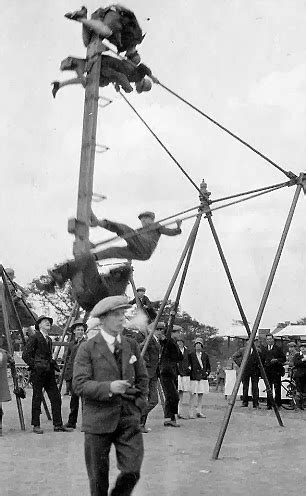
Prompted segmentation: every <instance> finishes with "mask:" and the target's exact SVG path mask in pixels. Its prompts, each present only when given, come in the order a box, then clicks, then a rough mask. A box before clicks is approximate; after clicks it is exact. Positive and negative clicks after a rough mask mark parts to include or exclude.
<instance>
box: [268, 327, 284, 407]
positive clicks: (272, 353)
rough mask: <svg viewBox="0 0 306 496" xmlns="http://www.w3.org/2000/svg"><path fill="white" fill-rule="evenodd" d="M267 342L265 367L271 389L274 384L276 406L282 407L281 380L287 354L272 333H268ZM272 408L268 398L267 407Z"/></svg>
mask: <svg viewBox="0 0 306 496" xmlns="http://www.w3.org/2000/svg"><path fill="white" fill-rule="evenodd" d="M266 343H267V346H266V348H265V349H264V350H263V358H264V367H265V370H266V374H267V378H268V381H269V384H270V386H271V389H272V387H273V386H274V391H275V403H276V406H278V407H281V405H282V397H281V380H282V376H283V375H284V373H285V369H284V367H283V365H284V363H285V361H286V356H285V354H284V353H283V352H282V350H281V349H280V348H279V347H278V346H277V345H276V344H275V342H274V337H273V335H272V334H267V336H266ZM271 408H272V405H271V402H270V400H269V398H267V409H268V410H271Z"/></svg>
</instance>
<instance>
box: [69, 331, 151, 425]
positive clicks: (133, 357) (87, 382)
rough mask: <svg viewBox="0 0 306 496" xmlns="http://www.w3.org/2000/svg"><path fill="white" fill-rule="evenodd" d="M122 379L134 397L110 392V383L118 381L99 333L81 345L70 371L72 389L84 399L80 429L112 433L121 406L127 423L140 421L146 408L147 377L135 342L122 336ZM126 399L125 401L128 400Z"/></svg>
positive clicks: (111, 355) (112, 356)
mask: <svg viewBox="0 0 306 496" xmlns="http://www.w3.org/2000/svg"><path fill="white" fill-rule="evenodd" d="M121 347H122V379H125V380H128V381H129V382H130V384H131V386H132V387H133V389H134V392H135V390H136V391H137V392H138V394H136V395H132V394H131V395H129V396H126V395H120V394H111V393H110V383H111V382H112V381H116V380H119V379H121V377H120V372H119V369H118V366H117V362H116V360H115V357H114V355H113V353H112V352H111V351H110V349H109V347H108V345H107V343H106V341H105V339H104V338H103V336H102V335H101V333H100V332H99V333H98V334H96V336H94V337H93V338H92V339H90V340H88V341H87V342H85V343H83V344H82V345H81V346H80V347H79V349H78V351H77V355H76V358H75V362H74V368H73V390H74V392H75V394H77V395H79V396H82V398H83V424H82V430H83V431H85V432H87V433H91V434H104V433H110V432H114V431H115V429H116V428H117V426H118V423H119V421H120V418H121V412H122V407H124V411H125V418H126V421H129V422H138V423H139V422H140V416H141V414H142V413H143V411H144V408H145V407H146V399H147V394H148V374H147V371H146V367H145V364H144V361H143V359H142V357H141V356H140V350H139V347H138V345H137V343H136V341H135V340H133V339H129V338H126V337H124V336H122V337H121ZM128 397H129V399H126V398H128Z"/></svg>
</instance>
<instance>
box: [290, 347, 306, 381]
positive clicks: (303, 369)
mask: <svg viewBox="0 0 306 496" xmlns="http://www.w3.org/2000/svg"><path fill="white" fill-rule="evenodd" d="M302 358H303V355H301V354H300V353H296V354H295V355H294V357H293V365H294V377H298V378H299V377H305V376H306V362H302Z"/></svg>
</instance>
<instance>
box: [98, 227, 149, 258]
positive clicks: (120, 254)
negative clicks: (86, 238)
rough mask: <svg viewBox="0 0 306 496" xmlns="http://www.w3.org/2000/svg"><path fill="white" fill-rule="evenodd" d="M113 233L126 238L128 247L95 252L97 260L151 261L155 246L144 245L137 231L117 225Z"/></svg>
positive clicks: (116, 247)
mask: <svg viewBox="0 0 306 496" xmlns="http://www.w3.org/2000/svg"><path fill="white" fill-rule="evenodd" d="M112 231H113V232H115V233H116V234H117V235H118V236H120V237H126V240H125V241H126V244H127V246H112V247H110V248H106V249H105V250H100V251H97V252H95V256H96V258H97V260H105V259H108V258H119V259H127V260H149V258H150V257H151V255H152V252H153V249H154V248H155V246H154V247H153V248H152V247H151V246H148V245H147V244H146V243H143V242H142V240H141V237H140V236H139V234H138V233H137V231H135V230H134V229H132V228H131V227H129V226H127V225H125V224H116V225H115V226H114V229H112Z"/></svg>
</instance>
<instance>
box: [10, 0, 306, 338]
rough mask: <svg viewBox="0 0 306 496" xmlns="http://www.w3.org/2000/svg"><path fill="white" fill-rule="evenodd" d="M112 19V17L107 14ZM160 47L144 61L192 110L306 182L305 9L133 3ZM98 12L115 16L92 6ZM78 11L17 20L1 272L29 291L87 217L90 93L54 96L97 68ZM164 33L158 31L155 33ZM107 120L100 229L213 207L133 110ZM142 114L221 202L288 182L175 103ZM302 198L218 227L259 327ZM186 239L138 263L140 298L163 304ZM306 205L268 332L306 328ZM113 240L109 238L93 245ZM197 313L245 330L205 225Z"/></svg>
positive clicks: (191, 300)
mask: <svg viewBox="0 0 306 496" xmlns="http://www.w3.org/2000/svg"><path fill="white" fill-rule="evenodd" d="M105 5H107V3H105ZM125 5H126V6H127V7H129V8H131V9H133V10H134V11H135V13H136V15H137V17H138V19H139V22H140V24H141V25H142V27H143V30H144V31H145V32H147V35H146V38H145V40H144V42H143V44H142V45H141V47H140V53H141V55H142V59H143V61H144V62H145V63H147V64H148V65H149V66H150V67H151V68H152V70H153V73H154V74H155V75H156V76H157V77H158V78H159V79H160V80H161V81H162V82H163V83H164V84H165V85H167V86H169V87H170V88H172V89H173V90H174V91H176V92H178V93H179V94H181V95H182V96H184V97H185V98H187V99H189V100H190V101H191V102H193V103H194V104H195V105H198V106H199V107H200V108H201V109H203V110H204V111H206V112H207V113H209V114H210V115H212V116H213V117H215V118H216V119H217V120H219V121H220V122H222V123H223V124H224V125H226V126H227V127H229V128H230V129H231V130H233V131H234V132H236V133H238V134H240V135H241V136H242V137H243V138H244V139H246V140H248V141H249V142H250V143H251V144H253V145H254V146H255V147H257V148H259V149H260V150H261V151H262V152H263V153H265V154H266V155H268V156H269V157H270V158H271V159H272V160H274V161H275V162H277V163H279V164H280V165H281V166H283V167H284V168H285V169H290V170H292V171H294V172H295V173H299V172H301V171H303V170H305V168H306V167H305V151H306V146H305V142H306V140H305V122H306V99H305V93H306V62H305V60H306V45H305V25H306V4H305V2H304V1H302V0H301V1H298V0H291V1H290V2H288V1H284V0H263V1H259V0H252V1H247V2H246V1H245V0H236V1H233V0H227V1H224V0H189V1H187V0H186V1H182V0H176V1H175V2H174V1H170V0H155V1H154V2H152V1H150V2H148V1H145V0H130V1H128V2H126V3H125ZM87 6H88V9H89V11H93V10H95V9H96V8H97V7H99V6H101V3H99V2H97V1H93V0H91V1H88V2H87ZM78 7H79V4H78V3H75V2H73V1H72V0H69V1H68V0H52V1H51V0H45V1H44V2H43V6H42V3H41V1H40V0H27V1H26V2H20V1H19V0H10V2H6V4H5V6H3V8H2V29H1V34H0V36H1V38H2V39H1V52H2V53H1V58H2V78H1V82H0V86H1V96H2V112H1V121H0V122H1V124H0V125H1V135H2V163H1V180H2V181H1V182H2V190H1V197H0V205H1V212H2V215H1V225H0V227H1V238H2V243H1V263H3V264H4V265H5V266H12V267H14V268H15V272H16V276H17V280H18V281H19V282H20V283H22V284H26V283H28V282H30V281H31V279H32V278H33V277H35V276H38V275H40V274H41V273H44V272H45V271H46V269H47V268H48V267H50V266H52V265H53V264H54V263H57V262H59V261H62V260H65V259H66V258H68V257H71V254H72V242H73V238H72V236H70V235H69V234H68V233H67V219H68V218H69V217H73V216H75V213H76V202H77V187H78V173H79V159H80V146H81V136H82V120H83V104H84V90H83V89H82V88H81V87H76V86H74V87H68V88H64V89H63V90H62V91H60V92H59V93H58V96H57V98H56V100H53V98H52V95H51V86H50V83H51V81H53V80H54V79H65V78H66V77H67V76H68V77H70V73H67V72H66V73H60V71H59V65H60V62H61V60H62V59H64V58H66V57H67V56H68V55H74V56H79V57H82V56H84V55H85V53H86V52H85V48H84V47H83V45H82V38H81V27H80V25H79V24H78V23H73V22H70V21H68V20H67V19H65V18H64V14H65V12H67V11H69V10H74V9H76V8H78ZM148 18H149V19H150V20H147V19H148ZM101 94H102V95H104V96H107V97H110V98H111V99H113V104H112V105H110V106H108V107H107V108H105V109H103V110H101V111H100V113H99V121H98V131H97V142H98V143H101V144H105V145H107V146H109V147H110V151H108V152H107V153H104V154H97V155H96V164H95V178H94V191H95V192H97V193H100V194H105V195H106V196H107V198H108V199H107V201H105V202H103V203H100V204H97V205H96V213H97V215H98V216H99V217H106V218H109V219H113V220H117V221H121V222H125V223H127V224H129V225H131V226H135V227H136V226H138V220H137V215H138V213H139V212H140V211H142V210H144V209H149V210H154V211H155V212H156V215H157V218H162V217H165V216H167V215H171V214H174V213H176V212H179V211H180V210H183V209H185V208H188V207H192V206H195V205H197V203H198V195H197V192H196V191H195V190H194V189H193V187H192V186H191V185H190V184H189V183H188V182H187V180H186V179H185V178H184V176H183V175H182V174H181V173H180V171H179V170H178V169H177V167H176V166H175V164H174V163H172V162H171V161H170V159H169V158H168V157H167V156H166V155H165V153H164V151H163V150H162V149H161V148H160V147H159V145H158V143H156V142H155V141H154V140H153V138H152V137H151V136H150V135H149V134H148V131H147V130H146V129H145V128H144V126H143V125H142V123H141V122H140V121H138V120H137V117H136V116H134V114H133V113H131V111H130V109H129V108H128V107H127V105H126V103H125V102H124V101H123V100H122V99H121V97H120V95H117V94H116V93H115V92H114V90H113V89H112V88H111V87H109V88H106V89H103V91H101ZM129 98H130V100H131V101H132V102H133V104H134V105H135V106H136V107H137V109H138V110H139V111H140V112H141V114H142V115H143V116H144V117H145V119H146V120H147V121H148V123H149V124H150V125H151V126H152V127H153V128H154V130H155V131H156V132H157V134H158V135H159V137H160V138H161V139H162V140H163V141H164V142H165V144H166V145H167V146H168V147H169V148H170V150H171V151H172V153H173V154H174V155H175V157H176V158H177V159H178V160H179V161H180V162H181V163H182V165H183V166H184V167H185V168H186V170H187V171H188V173H189V174H190V175H191V176H192V178H193V179H194V180H195V181H196V182H197V183H200V181H201V179H202V178H203V177H204V178H205V179H206V181H207V183H208V187H209V190H210V191H212V198H217V197H219V196H223V195H228V194H234V193H236V192H240V191H244V190H248V189H253V188H257V187H262V186H266V185H269V184H274V183H278V182H282V181H283V180H286V177H285V176H284V175H283V174H281V173H280V172H278V171H277V170H276V169H274V168H273V167H272V166H271V165H269V164H268V163H266V162H265V161H263V160H262V159H261V158H260V157H258V156H256V155H255V154H254V153H252V152H251V151H250V150H247V149H246V148H244V147H242V146H241V145H240V144H239V143H238V142H236V141H234V140H233V139H232V138H231V137H229V136H227V135H226V134H224V133H223V132H222V131H221V130H219V129H218V128H216V127H215V126H213V125H212V124H211V123H210V122H208V121H206V120H205V119H204V118H203V117H201V116H200V115H198V114H196V113H195V112H194V111H193V110H191V109H190V108H188V107H187V106H185V105H184V104H183V103H181V102H179V101H178V100H177V99H175V98H174V97H173V96H171V95H170V94H167V93H166V92H165V91H164V90H163V89H162V88H160V87H157V86H154V88H153V90H152V91H151V92H150V93H149V94H148V93H147V94H142V95H138V94H137V93H136V92H135V94H132V95H130V96H129ZM293 194H294V188H286V189H283V190H280V191H279V192H274V193H272V194H270V195H267V196H264V197H262V198H259V199H254V200H251V201H249V202H245V203H243V204H241V205H240V206H234V207H230V208H228V209H226V210H221V211H220V212H216V213H215V215H214V221H215V226H216V229H217V231H218V234H219V236H220V240H221V243H222V245H223V249H224V252H225V255H226V256H227V259H228V262H229V265H230V268H231V270H232V275H233V278H234V280H235V282H236V284H237V289H238V291H239V294H240V296H241V300H242V303H243V305H244V307H245V311H246V314H247V317H248V319H249V320H250V321H252V319H254V317H255V315H256V311H257V308H258V305H259V302H260V299H261V296H262V293H263V289H264V286H265V283H266V280H267V276H268V273H269V270H270V267H271V264H272V259H273V256H274V254H275V250H276V247H277V244H278V241H279V238H280V235H281V232H282V228H283V225H284V222H285V219H286V216H287V213H288V209H289V206H290V202H291V200H292V196H293ZM191 227H192V221H188V222H186V223H184V225H183V235H182V236H178V237H175V238H166V237H162V238H161V240H160V244H159V246H158V248H157V249H156V252H155V253H154V255H153V256H152V258H151V260H150V261H148V262H135V272H134V277H135V281H136V284H137V285H144V286H146V288H147V294H148V296H149V297H150V298H151V299H153V300H155V299H161V298H162V296H163V293H164V292H165V290H166V287H167V285H168V282H169V280H170V278H171V276H172V274H173V271H174V268H175V266H176V263H177V261H178V258H179V255H180V253H181V251H182V249H183V246H184V243H185V241H186V239H187V236H188V233H189V231H190V229H191ZM305 230H306V228H305V198H304V196H303V195H301V198H300V201H299V204H298V207H297V210H296V215H295V217H294V221H293V223H292V227H291V230H290V233H289V237H288V241H287V243H286V246H285V250H284V253H283V256H282V259H281V263H280V266H279V271H278V273H277V276H276V279H275V283H274V285H273V288H272V292H271V298H270V300H269V302H268V305H267V307H266V311H265V313H264V316H263V321H262V326H263V327H270V326H273V325H274V324H276V323H277V322H279V321H282V320H292V321H293V320H296V319H298V318H299V317H302V316H305V315H306V305H305V295H306V278H305V262H306V257H305V254H306V236H305ZM107 237H109V233H107V232H106V231H103V230H98V232H96V231H95V232H93V233H92V236H91V238H92V239H93V240H100V239H103V238H105V239H106V238H107ZM182 307H183V308H184V310H186V311H187V312H189V313H190V314H191V315H192V316H194V317H195V318H197V319H198V320H200V321H201V322H204V323H206V324H210V325H214V326H216V327H218V328H219V329H220V330H221V331H224V330H226V329H227V328H228V327H229V325H230V324H231V321H232V319H236V318H239V314H238V311H237V309H236V306H235V303H234V301H233V298H232V295H231V293H230V290H229V287H228V283H227V280H226V278H225V274H224V271H223V268H222V266H221V263H220V260H219V257H218V253H217V251H216V247H215V245H214V242H213V240H212V236H211V233H210V231H209V228H208V225H207V221H205V220H203V225H202V226H201V228H200V232H199V236H198V240H197V244H196V247H195V250H194V255H193V260H192V263H191V267H190V271H189V274H188V278H187V281H186V286H185V289H184V293H183V297H182Z"/></svg>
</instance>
